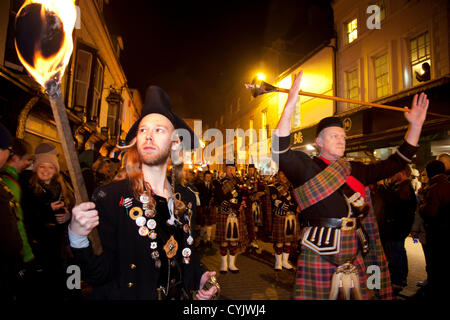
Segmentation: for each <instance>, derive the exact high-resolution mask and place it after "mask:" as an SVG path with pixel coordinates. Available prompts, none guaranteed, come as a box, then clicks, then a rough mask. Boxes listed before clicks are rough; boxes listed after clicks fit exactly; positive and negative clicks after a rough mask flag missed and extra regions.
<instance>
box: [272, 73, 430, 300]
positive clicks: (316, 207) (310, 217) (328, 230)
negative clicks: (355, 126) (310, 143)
mask: <svg viewBox="0 0 450 320" xmlns="http://www.w3.org/2000/svg"><path fill="white" fill-rule="evenodd" d="M301 78H302V72H300V73H299V75H298V77H297V79H296V80H295V81H294V84H293V86H292V88H291V89H290V92H289V96H288V99H287V102H286V105H285V108H284V111H283V114H282V115H281V118H280V121H279V123H278V126H277V129H276V132H275V134H274V136H273V138H272V142H273V144H272V156H273V158H274V160H275V161H276V162H278V164H279V168H280V170H282V171H283V172H284V173H285V175H286V177H287V178H288V180H289V181H290V182H291V183H292V185H293V187H294V197H295V199H296V202H297V204H298V206H299V208H300V210H301V212H302V220H303V223H304V224H305V228H304V231H303V238H302V240H301V244H302V248H301V250H300V252H301V254H300V257H299V259H298V265H297V279H296V282H295V290H294V292H295V298H296V299H307V300H314V299H336V298H337V297H338V296H339V291H340V290H344V293H348V292H350V291H353V292H352V293H351V294H352V295H353V297H356V298H357V299H370V298H373V297H375V296H377V297H379V298H381V299H392V288H391V283H390V277H389V271H388V268H387V263H386V259H385V256H384V254H383V248H382V246H381V242H380V238H379V233H378V229H377V225H376V222H375V218H374V215H373V210H372V209H371V207H370V197H369V196H368V195H369V192H368V188H367V186H368V185H369V184H372V183H375V182H377V181H379V180H382V179H384V178H387V177H390V176H392V175H394V174H395V173H396V172H398V171H400V170H402V169H403V168H404V166H405V165H406V164H407V163H411V161H412V158H413V155H414V154H415V152H416V151H417V149H418V146H417V143H418V141H419V137H420V132H421V129H422V125H423V122H424V121H425V117H426V112H427V108H428V103H429V102H428V99H427V97H426V95H425V94H424V93H422V94H420V96H418V95H416V96H414V98H413V101H412V106H411V109H410V111H409V112H405V118H406V120H407V121H408V122H409V128H408V131H407V133H406V135H405V141H404V142H403V143H402V144H401V145H400V146H399V148H398V150H397V151H396V152H395V153H394V154H392V155H391V156H390V157H389V158H388V159H386V160H383V161H379V162H377V163H373V164H364V163H361V162H356V161H348V160H346V159H345V158H344V157H343V156H344V152H345V139H346V136H345V130H344V128H343V127H342V123H341V121H340V119H339V118H337V117H329V118H325V119H323V120H322V121H320V122H319V124H318V126H317V131H318V132H317V138H316V145H317V147H318V149H319V152H320V156H318V157H315V158H313V159H311V158H310V157H309V156H308V155H307V154H305V153H304V152H301V151H294V150H291V149H290V134H291V117H292V114H293V111H294V108H295V107H296V105H297V103H298V100H299V94H298V93H299V90H300V82H301ZM346 262H348V263H347V264H344V263H346ZM370 265H377V266H378V267H379V268H380V288H379V289H376V290H372V289H371V288H368V287H367V284H366V281H365V280H366V278H367V276H366V274H367V273H366V268H367V267H368V266H370ZM340 283H344V284H345V288H340V286H339V284H340ZM351 283H353V284H354V286H353V287H348V286H347V284H351ZM358 284H359V286H358ZM349 298H350V297H349Z"/></svg>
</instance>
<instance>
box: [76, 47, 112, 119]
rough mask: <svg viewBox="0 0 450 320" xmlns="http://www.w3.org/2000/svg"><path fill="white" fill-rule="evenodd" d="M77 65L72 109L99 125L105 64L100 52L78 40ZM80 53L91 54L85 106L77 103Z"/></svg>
mask: <svg viewBox="0 0 450 320" xmlns="http://www.w3.org/2000/svg"><path fill="white" fill-rule="evenodd" d="M75 48H76V49H75V63H74V74H73V76H72V81H71V82H72V86H73V90H72V108H74V109H75V110H80V111H83V114H84V115H85V116H86V119H87V121H91V122H95V123H96V124H97V125H98V124H99V121H100V113H101V105H102V98H103V83H104V79H105V64H104V63H103V61H102V59H101V58H100V56H99V54H98V51H97V50H96V49H95V48H93V47H91V46H89V45H88V44H85V43H84V42H82V41H80V40H79V39H77V45H76V47H75ZM79 51H84V52H87V53H89V54H91V62H90V70H89V81H88V82H87V94H86V98H85V100H86V101H85V105H81V104H78V103H77V101H76V95H77V82H79V80H78V79H77V73H78V70H77V66H78V63H79V59H80V55H79ZM98 69H101V70H102V71H101V72H100V73H98V74H96V72H97V71H98ZM99 74H100V75H101V79H100V80H98V79H97V76H98V75H99ZM93 83H94V85H92V84H93ZM96 95H98V99H97V104H96V105H95V106H94V102H95V96H96Z"/></svg>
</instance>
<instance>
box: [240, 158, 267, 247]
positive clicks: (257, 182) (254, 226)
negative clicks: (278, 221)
mask: <svg viewBox="0 0 450 320" xmlns="http://www.w3.org/2000/svg"><path fill="white" fill-rule="evenodd" d="M244 183H245V185H246V186H247V188H248V189H249V195H248V202H247V208H246V210H245V212H246V215H247V230H248V240H249V242H250V245H249V248H250V249H254V250H257V249H259V245H258V241H257V236H258V233H259V231H260V228H262V227H263V225H264V224H265V223H267V221H266V220H267V219H265V218H266V212H265V210H264V209H265V208H264V205H263V204H264V203H265V200H264V196H265V195H266V193H265V188H266V186H265V183H264V182H263V181H262V179H261V177H260V176H259V174H258V171H257V170H256V167H255V165H254V164H253V163H250V164H249V165H248V166H247V174H246V175H245V177H244Z"/></svg>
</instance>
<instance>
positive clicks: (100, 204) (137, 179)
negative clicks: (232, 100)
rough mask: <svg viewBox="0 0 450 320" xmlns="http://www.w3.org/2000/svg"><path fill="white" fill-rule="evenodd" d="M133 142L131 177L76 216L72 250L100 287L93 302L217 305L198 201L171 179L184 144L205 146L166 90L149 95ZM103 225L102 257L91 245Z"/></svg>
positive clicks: (129, 154) (80, 207)
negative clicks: (202, 247) (197, 220)
mask: <svg viewBox="0 0 450 320" xmlns="http://www.w3.org/2000/svg"><path fill="white" fill-rule="evenodd" d="M180 129H184V132H186V130H187V132H188V133H189V134H188V138H190V141H187V140H189V139H186V137H184V138H185V139H183V142H181V141H180V139H179V138H178V136H177V135H175V134H174V131H175V130H177V132H178V130H180ZM174 137H175V138H174ZM126 143H127V147H126V148H127V153H126V161H125V163H126V172H127V178H126V179H125V180H122V181H118V182H114V183H111V184H109V185H106V186H103V187H100V188H98V189H97V190H96V191H95V192H94V194H93V196H92V201H93V202H86V203H81V204H80V205H78V206H76V207H75V208H74V209H73V211H72V212H73V215H72V221H71V223H70V226H69V237H70V244H71V247H72V251H73V253H74V256H75V258H76V259H77V260H78V262H79V265H80V266H81V274H82V275H84V277H85V280H86V282H87V283H89V284H91V285H92V286H93V290H92V298H94V299H115V300H118V299H127V300H138V299H146V300H149V299H150V300H154V299H158V300H165V299H171V300H188V299H192V298H196V299H201V300H207V299H211V298H213V296H214V295H215V294H216V292H217V287H216V286H212V287H210V288H209V289H208V290H205V289H206V288H204V285H205V284H206V283H207V282H208V281H209V280H210V278H211V277H214V275H215V272H205V271H204V270H203V267H202V266H201V264H200V262H199V260H198V258H197V256H196V254H195V252H194V247H193V244H194V239H193V236H192V234H191V217H192V211H193V210H195V203H192V201H188V200H187V199H192V195H191V193H190V191H189V190H188V189H186V188H184V187H182V186H181V185H178V184H175V179H174V174H173V175H172V179H171V180H169V179H168V178H167V168H168V165H169V161H170V158H171V154H172V159H173V158H174V156H175V154H176V153H178V152H179V148H180V146H181V145H182V144H183V146H184V148H186V149H189V148H192V147H194V144H196V145H198V141H197V138H196V137H195V135H194V133H193V132H192V130H191V129H190V128H189V126H188V125H187V124H186V123H185V122H184V121H183V120H182V119H181V118H180V117H178V116H177V115H176V114H175V113H173V112H172V106H171V102H170V100H169V97H168V96H167V94H166V93H165V92H164V91H163V90H162V89H161V88H159V87H156V86H150V87H149V88H148V89H147V93H146V99H145V104H144V108H143V112H142V115H141V117H140V118H139V119H138V120H137V121H136V122H135V123H134V125H133V126H132V128H131V129H130V131H129V132H128V134H127V137H126ZM172 151H173V152H174V153H172ZM175 152H176V153H175ZM172 164H174V163H173V162H172ZM173 172H174V171H173ZM96 226H98V231H99V235H100V239H101V243H102V246H103V253H102V254H101V255H99V256H96V255H94V253H93V251H92V248H91V246H90V244H89V240H88V239H87V235H88V234H89V233H90V232H91V230H92V229H93V228H94V227H96ZM199 289H200V290H199ZM194 290H198V292H197V293H196V294H195V293H193V292H194Z"/></svg>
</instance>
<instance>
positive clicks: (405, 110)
mask: <svg viewBox="0 0 450 320" xmlns="http://www.w3.org/2000/svg"><path fill="white" fill-rule="evenodd" d="M277 91H279V92H284V93H289V89H284V88H277ZM298 94H299V95H301V96H308V97H314V98H320V99H328V100H335V101H340V102H347V103H354V104H359V105H363V106H370V107H376V108H381V109H387V110H394V111H401V112H408V111H409V108H407V107H404V108H400V107H394V106H388V105H385V104H379V103H373V102H366V101H358V100H352V99H347V98H341V97H335V96H328V95H325V94H320V93H313V92H308V91H303V90H300V91H299V92H298ZM427 114H429V115H432V116H435V117H440V118H445V119H450V116H448V115H445V114H439V113H433V112H427Z"/></svg>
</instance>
